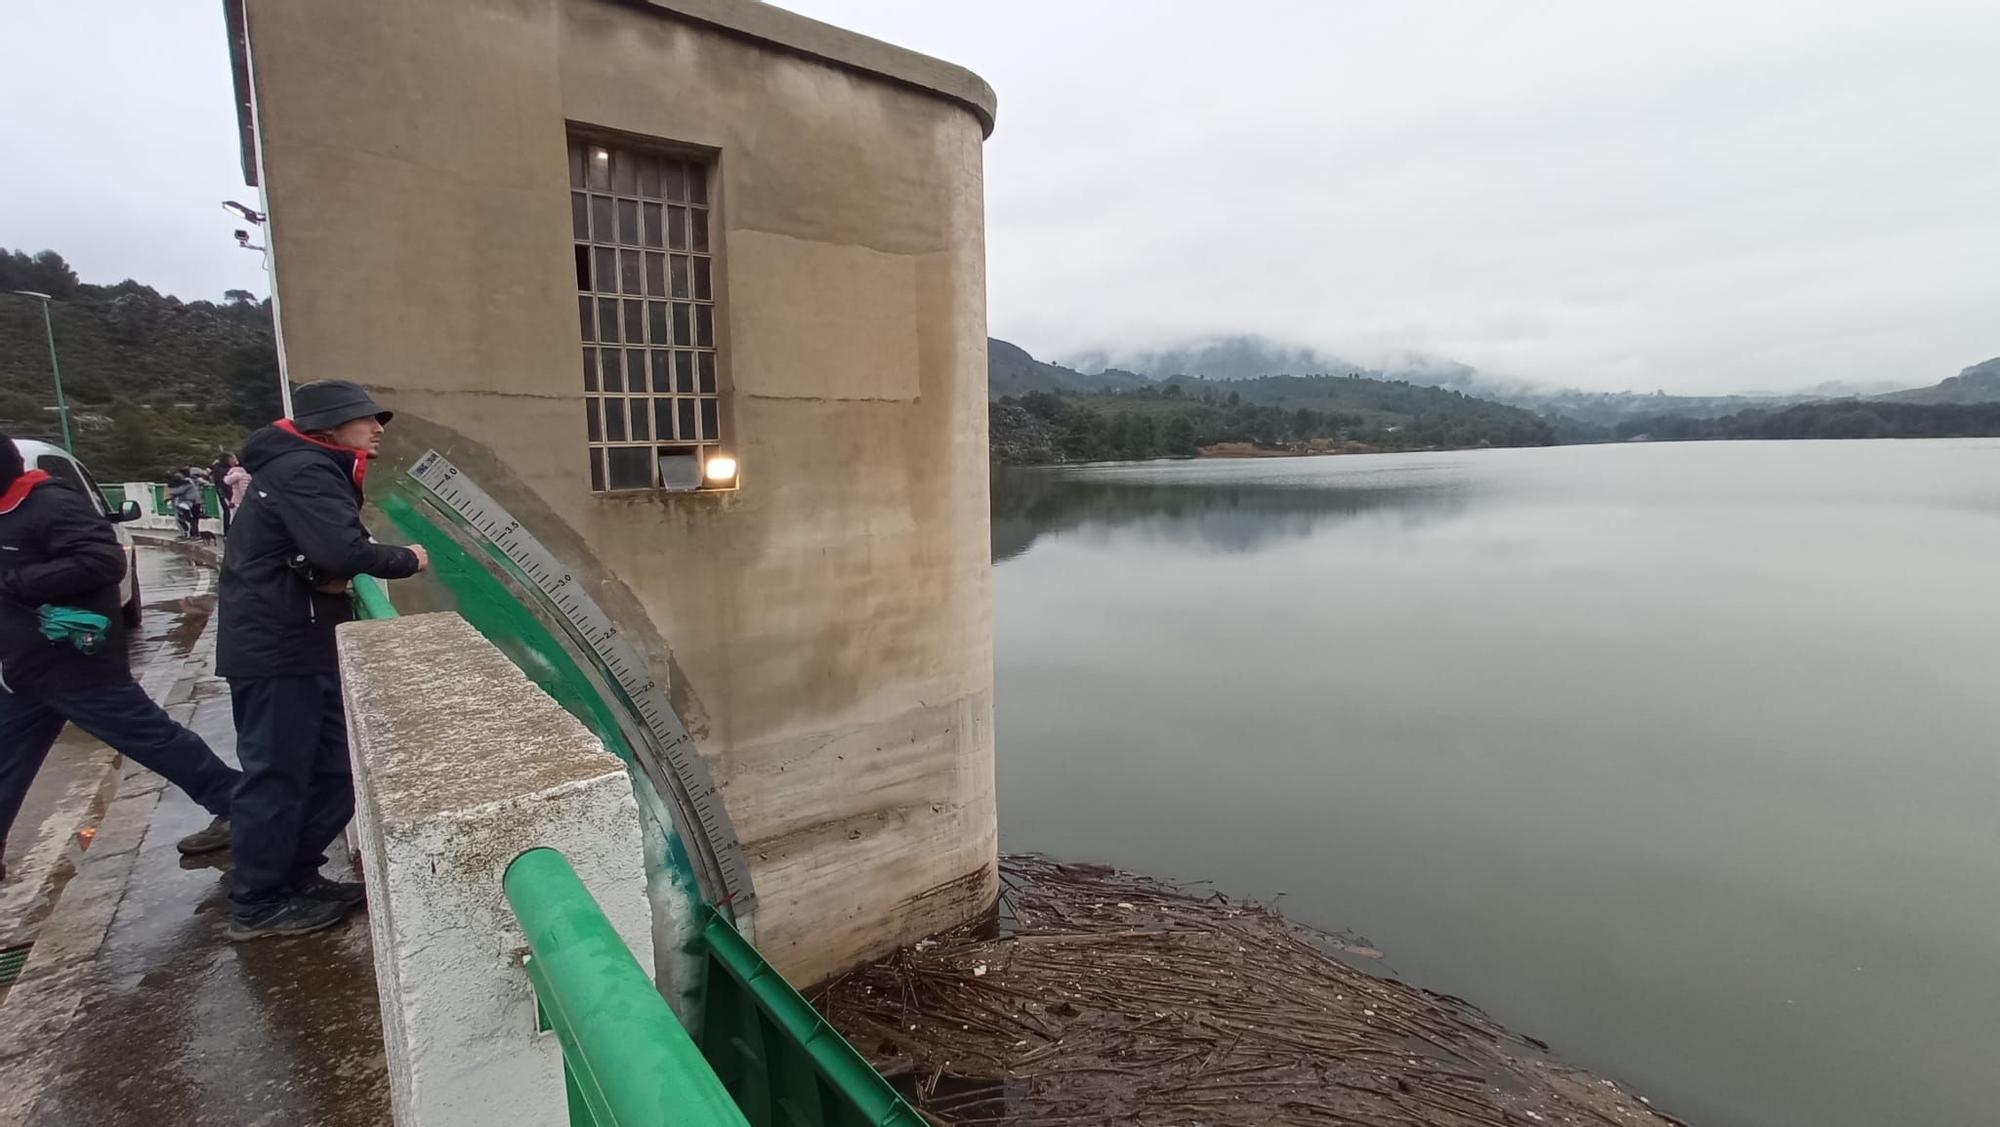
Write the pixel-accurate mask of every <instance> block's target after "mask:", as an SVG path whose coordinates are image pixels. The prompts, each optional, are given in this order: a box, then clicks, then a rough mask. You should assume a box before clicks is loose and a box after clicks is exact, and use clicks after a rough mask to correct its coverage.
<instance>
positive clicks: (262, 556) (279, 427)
mask: <svg viewBox="0 0 2000 1127" xmlns="http://www.w3.org/2000/svg"><path fill="white" fill-rule="evenodd" d="M390 418H391V412H389V411H386V410H384V409H383V408H382V406H381V405H380V404H378V403H376V402H375V401H374V399H372V398H370V397H369V394H368V391H367V389H365V388H363V387H362V386H361V385H360V384H357V383H351V382H349V381H347V380H316V381H314V382H312V383H308V384H303V385H301V386H300V387H299V388H298V389H297V390H296V391H294V392H293V393H292V417H291V418H288V419H279V420H278V421H277V422H276V423H274V424H272V425H271V426H268V427H265V428H264V429H262V430H260V431H258V432H257V433H255V434H253V435H251V436H250V438H249V439H248V441H246V442H245V443H244V444H243V464H244V467H245V468H246V469H248V470H249V471H250V475H251V483H250V488H249V490H248V491H247V493H246V495H245V497H244V499H243V507H242V509H241V511H239V512H238V513H237V514H236V519H235V522H234V527H233V528H232V529H231V531H230V534H229V536H228V538H227V539H226V540H225V542H224V548H223V557H222V578H221V582H220V583H219V584H218V599H217V605H216V613H217V615H218V616H219V619H220V624H219V626H218V627H217V633H216V651H215V669H216V672H217V673H218V674H220V675H221V676H223V677H225V678H227V679H228V681H229V697H230V705H231V708H232V710H233V711H234V713H235V716H236V754H237V758H238V759H239V760H241V761H242V764H243V783H242V785H241V786H239V787H238V788H237V790H236V796H235V801H234V802H233V803H232V806H231V815H230V848H231V850H232V851H233V852H234V853H235V855H236V867H235V869H234V870H233V871H232V872H231V874H230V886H229V902H230V922H229V937H230V938H231V939H234V940H239V941H241V940H246V939H260V938H263V937H265V936H282V935H299V934H303V933H306V932H312V931H318V930H320V929H321V928H326V927H331V926H333V925H334V924H336V923H338V922H340V919H341V917H342V916H344V915H346V913H347V912H348V910H349V909H351V908H353V907H356V906H358V905H360V904H361V903H363V902H364V901H365V899H366V894H365V892H364V891H363V889H362V887H361V885H360V884H359V883H358V882H352V881H334V880H328V879H326V878H325V877H323V876H321V875H320V872H319V867H320V866H321V865H322V864H324V863H325V861H326V857H325V850H326V847H327V846H328V845H330V844H331V843H332V842H333V839H334V837H335V836H336V835H338V834H339V833H340V831H341V828H342V827H343V826H345V825H346V824H347V820H348V819H349V818H350V817H352V816H353V814H354V776H353V774H352V771H351V770H350V768H349V766H348V758H347V712H346V709H345V706H344V705H343V704H342V701H341V694H340V676H339V666H338V656H337V654H336V651H335V649H334V636H333V631H334V627H336V626H338V625H339V624H341V623H343V622H346V621H348V620H349V619H351V618H353V617H354V609H353V602H352V598H351V596H350V593H349V590H348V587H349V583H350V582H351V581H352V580H353V578H354V577H355V576H357V575H373V576H376V577H378V578H381V579H403V578H406V577H408V576H411V575H415V574H416V573H417V572H419V571H422V570H423V569H424V568H425V566H427V564H428V563H429V557H428V556H426V555H425V553H424V549H423V548H422V547H410V548H399V547H393V546H390V545H387V544H377V543H375V542H374V540H373V539H372V538H370V537H369V535H368V530H367V529H366V528H363V527H362V525H361V483H362V479H363V476H364V475H365V474H366V473H367V470H368V459H369V458H371V457H373V456H374V455H375V453H376V452H377V451H378V450H379V449H380V448H381V445H382V428H383V426H384V425H385V424H387V423H388V422H389V419H390Z"/></svg>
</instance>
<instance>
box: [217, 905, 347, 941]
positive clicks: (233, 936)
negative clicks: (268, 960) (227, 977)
mask: <svg viewBox="0 0 2000 1127" xmlns="http://www.w3.org/2000/svg"><path fill="white" fill-rule="evenodd" d="M346 914H347V905H345V904H342V903H340V902H338V901H334V900H310V899H307V898H306V897H304V896H287V897H285V898H284V899H283V900H280V901H278V902H277V903H276V904H273V905H271V906H270V907H268V908H265V909H263V910H261V911H258V912H255V913H253V914H251V915H247V916H246V915H241V914H238V913H235V912H232V913H230V916H229V938H230V941H231V942H234V943H243V942H247V941H249V940H252V939H263V938H266V937H267V936H285V935H305V934H308V933H309V932H315V931H324V930H326V929H327V928H330V927H332V926H333V925H334V924H337V923H339V922H340V920H341V917H342V916H345V915H346Z"/></svg>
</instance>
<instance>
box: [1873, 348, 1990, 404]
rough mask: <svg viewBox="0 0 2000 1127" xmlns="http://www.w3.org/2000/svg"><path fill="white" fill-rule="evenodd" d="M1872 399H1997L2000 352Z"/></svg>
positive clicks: (1914, 400) (1915, 401)
mask: <svg viewBox="0 0 2000 1127" xmlns="http://www.w3.org/2000/svg"><path fill="white" fill-rule="evenodd" d="M1875 399H1876V400H1877V401H1879V402H1883V403H2000V356H1996V357H1994V358H1993V359H1991V360H1988V361H1986V362H1985V363H1983V364H1974V365H1973V366H1972V367H1970V368H1967V369H1965V370H1964V371H1962V372H1960V373H1959V374H1957V375H1955V376H1951V377H1949V378H1947V379H1944V380H1940V381H1939V382H1937V383H1935V384H1932V385H1931V386H1930V387H1915V388H1911V389H1910V390H1908V391H1892V392H1890V393H1889V394H1887V395H1878V396H1875Z"/></svg>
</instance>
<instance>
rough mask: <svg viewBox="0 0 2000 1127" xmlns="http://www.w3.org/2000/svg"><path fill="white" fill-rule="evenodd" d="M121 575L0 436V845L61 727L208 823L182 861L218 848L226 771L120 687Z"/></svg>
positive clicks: (123, 677) (79, 504)
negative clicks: (175, 796) (171, 789)
mask: <svg viewBox="0 0 2000 1127" xmlns="http://www.w3.org/2000/svg"><path fill="white" fill-rule="evenodd" d="M125 567H126V563H125V549H124V548H122V547H120V546H119V544H118V537H117V535H116V534H115V533H114V532H112V530H111V523H110V522H109V521H107V520H105V519H104V517H103V516H102V515H100V514H99V513H98V511H97V510H96V509H95V508H93V507H92V506H91V504H90V501H89V500H88V499H86V498H85V497H84V495H83V494H81V493H79V492H77V491H76V490H75V489H73V488H71V487H70V486H68V485H65V484H64V483H62V482H60V481H57V480H55V479H54V478H51V477H50V476H49V475H48V474H46V473H44V472H42V471H41V470H30V469H28V468H27V467H26V465H25V463H24V461H23V460H22V457H21V451H20V448H19V447H17V446H15V445H14V442H13V440H12V439H10V438H8V437H7V436H6V435H4V434H0V842H5V841H6V838H7V831H8V830H9V829H11V828H12V827H13V824H14V817H15V815H17V814H19V813H20V812H21V801H22V799H23V798H25V797H26V796H27V793H28V787H29V785H30V784H31V783H33V782H34V781H35V774H36V772H38V771H40V770H41V767H42V761H43V760H44V759H46V758H47V757H48V754H49V748H51V747H53V746H54V745H55V742H56V737H57V736H58V735H60V734H61V733H62V729H63V724H64V722H65V721H67V722H69V723H72V724H75V725H76V726H77V727H79V728H81V729H83V730H84V731H86V732H88V733H90V734H91V735H93V736H95V737H97V738H98V739H100V740H102V741H104V742H105V743H106V744H108V745H110V747H111V750H113V751H116V752H118V753H119V754H120V755H123V756H125V757H126V758H128V759H131V760H132V761H133V762H135V763H138V764H139V765H140V766H142V767H145V768H147V769H148V770H150V771H153V772H154V773H156V774H159V775H163V776H165V777H166V779H167V781H168V782H170V783H172V784H174V785H175V786H177V787H179V788H181V789H182V790H184V791H186V792H187V793H188V797H190V798H192V799H194V800H195V801H196V802H198V803H200V804H201V805H202V806H203V807H204V808H205V809H207V810H208V812H209V813H210V814H211V815H213V816H214V820H213V821H211V822H210V823H209V824H208V826H207V828H205V829H202V830H199V831H197V832H195V833H192V834H189V835H188V836H187V837H184V838H182V839H181V840H180V850H181V852H182V853H207V852H211V851H214V850H217V849H223V848H226V847H227V846H228V845H229V823H228V820H227V819H228V817H229V803H230V796H231V794H232V793H233V792H234V791H235V789H236V784H237V781H238V776H237V774H236V772H235V771H234V770H233V769H231V768H230V766H229V765H228V764H226V763H224V762H223V761H222V760H220V759H218V758H216V755H215V752H213V751H211V750H209V746H208V744H207V743H205V742H203V740H202V738H201V737H200V736H198V735H195V734H194V733H193V732H190V731H188V730H187V729H186V728H184V727H182V726H181V725H179V724H176V723H175V722H174V721H173V719H172V718H171V717H169V716H168V715H167V714H166V712H165V711H163V710H162V709H161V708H160V706H159V705H158V704H155V703H154V702H153V698H151V697H149V696H147V695H146V691H145V690H144V689H141V688H140V687H139V685H138V682H136V681H134V680H132V668H131V666H130V665H129V664H128V662H127V659H126V656H125V637H124V632H123V627H122V622H123V619H122V617H121V615H120V614H119V604H120V601H121V600H120V599H119V595H118V581H119V580H121V579H123V578H124V577H125ZM6 872H7V867H6V864H5V862H4V861H0V878H4V877H5V876H6Z"/></svg>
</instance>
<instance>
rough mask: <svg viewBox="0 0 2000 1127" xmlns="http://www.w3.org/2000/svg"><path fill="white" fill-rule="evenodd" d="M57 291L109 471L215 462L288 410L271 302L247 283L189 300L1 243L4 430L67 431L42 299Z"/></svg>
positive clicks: (141, 477)
mask: <svg viewBox="0 0 2000 1127" xmlns="http://www.w3.org/2000/svg"><path fill="white" fill-rule="evenodd" d="M15 290H34V291H37V292H40V293H46V294H48V295H49V296H50V297H51V298H52V299H53V300H52V301H51V302H50V303H49V315H50V320H51V322H52V323H53V326H54V331H55V342H56V351H57V355H58V357H59V359H60V361H61V364H62V383H63V391H64V392H65V394H66V396H67V398H68V400H69V409H70V426H71V430H72V433H73V435H74V438H75V442H76V453H77V456H78V457H80V458H82V459H83V460H84V462H85V463H86V464H87V465H89V466H90V468H91V471H92V472H93V473H94V474H95V475H96V476H97V478H98V479H99V480H100V481H150V480H158V479H159V478H161V477H163V476H164V475H165V473H166V471H167V470H168V469H170V468H175V467H180V466H188V465H207V464H208V463H209V462H211V461H213V460H214V459H215V455H216V452H217V450H218V449H221V448H231V449H233V448H235V447H236V446H237V445H238V444H239V443H241V442H242V440H243V435H244V433H245V432H246V431H247V430H248V429H250V428H252V427H255V426H259V425H262V424H263V423H267V422H269V421H271V420H272V419H274V418H276V417H277V415H278V412H279V406H278V375H277V371H278V364H277V352H276V350H275V348H274V346H273V344H272V334H271V308H270V303H269V302H268V301H265V302H260V301H257V300H256V299H255V298H254V297H252V295H250V294H248V293H245V292H242V291H240V290H239V291H232V292H231V294H230V295H229V296H228V298H227V299H226V300H225V301H224V302H223V303H221V304H217V303H215V302H209V301H182V300H181V299H179V298H177V297H173V296H170V295H166V294H162V293H160V292H159V291H157V290H155V289H153V288H152V287H151V286H146V285H141V284H140V283H138V282H135V281H131V280H127V281H123V282H120V283H118V284H117V285H113V286H99V285H90V284H88V283H84V282H81V281H79V280H78V279H77V276H76V272H75V271H74V270H72V269H71V268H70V266H69V264H68V263H66V262H64V261H63V258H62V256H61V255H58V254H56V253H55V252H53V251H43V252H41V253H40V254H37V255H32V256H31V255H28V254H26V253H24V252H21V251H8V250H0V430H4V431H5V432H6V433H8V434H10V435H13V436H15V437H20V438H42V439H46V440H49V441H58V440H59V439H60V436H61V424H60V422H59V420H58V417H57V414H56V410H55V388H54V381H53V379H52V378H51V373H50V371H49V347H48V338H47V336H46V335H45V333H44V330H43V325H42V305H41V302H39V301H36V300H34V299H32V298H25V297H20V296H16V295H15V294H14V292H13V291H15Z"/></svg>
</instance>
